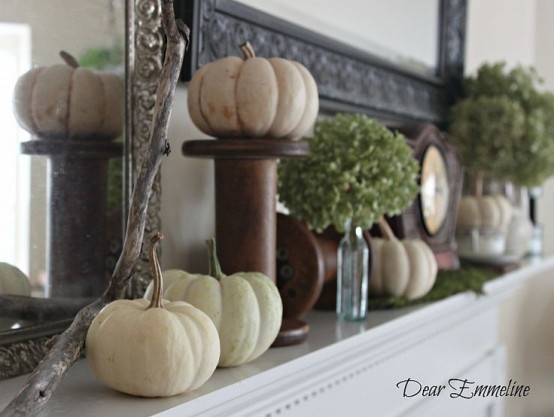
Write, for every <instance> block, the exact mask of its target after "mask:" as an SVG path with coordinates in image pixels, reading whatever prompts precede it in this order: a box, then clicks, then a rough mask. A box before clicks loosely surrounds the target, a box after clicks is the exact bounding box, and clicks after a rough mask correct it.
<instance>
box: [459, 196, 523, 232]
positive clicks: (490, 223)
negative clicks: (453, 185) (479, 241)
mask: <svg viewBox="0 0 554 417" xmlns="http://www.w3.org/2000/svg"><path fill="white" fill-rule="evenodd" d="M511 220H512V205H511V204H510V201H509V200H508V199H507V198H506V197H504V196H503V195H501V194H492V195H484V196H481V197H475V196H463V197H462V198H461V200H460V203H459V207H458V219H457V223H456V228H457V229H458V230H467V229H481V230H486V229H498V230H505V229H507V228H508V226H509V225H510V222H511Z"/></svg>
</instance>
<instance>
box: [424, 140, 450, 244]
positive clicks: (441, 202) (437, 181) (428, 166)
mask: <svg viewBox="0 0 554 417" xmlns="http://www.w3.org/2000/svg"><path fill="white" fill-rule="evenodd" d="M449 198H450V190H449V187H448V174H447V170H446V163H445V160H444V156H443V154H442V153H441V151H440V150H439V148H437V147H436V146H435V145H429V146H428V147H427V149H426V150H425V152H424V154H423V158H422V160H421V195H420V204H421V215H422V217H423V224H424V226H425V229H426V230H427V232H428V233H429V234H430V235H434V234H436V233H437V232H438V231H439V230H440V229H441V227H442V225H443V224H444V221H445V219H446V216H447V212H448V203H449Z"/></svg>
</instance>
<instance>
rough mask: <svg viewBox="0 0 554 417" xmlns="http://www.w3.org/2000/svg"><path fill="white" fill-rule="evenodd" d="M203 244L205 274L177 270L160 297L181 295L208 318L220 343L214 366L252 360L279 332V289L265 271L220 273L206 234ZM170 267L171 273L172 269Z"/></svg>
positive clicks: (215, 256) (210, 242)
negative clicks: (207, 271) (207, 258)
mask: <svg viewBox="0 0 554 417" xmlns="http://www.w3.org/2000/svg"><path fill="white" fill-rule="evenodd" d="M207 244H208V249H209V252H210V275H196V274H189V273H188V272H185V271H181V274H180V276H178V277H177V278H176V279H172V281H173V283H172V284H170V285H168V286H167V289H166V290H165V292H164V297H165V298H167V299H168V300H183V301H186V302H188V303H190V304H192V305H194V306H195V307H197V308H199V309H200V310H202V311H203V312H205V313H206V314H207V315H208V316H209V317H210V318H211V319H212V320H213V322H214V324H215V326H216V328H217V330H218V333H219V340H220V343H221V357H220V359H219V364H218V366H220V367H230V366H237V365H241V364H243V363H247V362H250V361H253V360H254V359H256V358H257V357H259V356H260V355H261V354H262V353H264V352H265V351H266V350H267V349H269V347H270V346H271V344H272V343H273V341H274V340H275V338H276V337H277V334H278V333H279V329H280V327H281V321H282V316H283V303H282V301H281V297H280V295H279V291H278V290H277V287H276V286H275V284H274V283H273V281H271V279H270V278H269V277H267V276H265V275H263V274H261V273H259V272H238V273H235V274H232V275H228V276H226V275H224V274H223V273H222V272H221V267H220V265H219V261H218V260H217V255H216V253H215V241H214V240H213V239H212V240H209V241H208V242H207ZM171 271H172V272H171V274H172V275H173V276H174V277H175V276H176V274H177V272H175V270H171ZM164 279H165V275H164Z"/></svg>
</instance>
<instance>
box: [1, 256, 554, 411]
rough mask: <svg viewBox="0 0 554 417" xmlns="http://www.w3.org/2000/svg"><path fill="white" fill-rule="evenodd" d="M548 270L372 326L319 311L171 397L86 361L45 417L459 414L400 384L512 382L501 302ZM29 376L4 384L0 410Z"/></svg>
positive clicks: (385, 314)
mask: <svg viewBox="0 0 554 417" xmlns="http://www.w3.org/2000/svg"><path fill="white" fill-rule="evenodd" d="M548 271H551V272H552V271H554V258H552V259H546V260H543V261H540V262H537V263H534V264H531V265H527V266H525V267H522V268H520V269H518V270H516V271H513V272H510V273H508V274H505V275H503V276H502V277H500V278H498V279H495V280H493V281H491V282H489V283H487V284H486V285H485V295H481V296H478V295H476V294H474V293H471V292H466V293H462V294H458V295H455V296H452V297H449V298H447V299H445V300H442V301H439V302H434V303H431V304H427V305H422V306H418V307H412V308H406V309H398V310H386V311H370V312H369V314H368V319H367V320H366V321H365V322H363V323H346V322H339V321H337V320H336V318H335V314H334V313H333V312H321V311H314V312H312V313H310V314H309V315H308V316H307V317H306V318H305V320H306V321H307V322H308V323H309V325H310V327H311V331H310V335H309V337H308V339H307V341H306V342H304V343H303V344H300V345H296V346H291V347H282V348H272V349H270V350H269V351H268V352H266V353H265V354H264V355H262V356H261V357H260V358H258V359H257V360H256V361H254V362H252V363H249V364H246V365H242V366H240V367H236V368H230V369H218V370H217V371H216V372H215V374H214V375H213V376H212V378H211V379H210V380H209V381H208V382H207V383H206V384H205V385H204V386H202V387H201V388H199V389H198V390H197V391H195V392H193V393H189V394H184V395H180V396H175V397H171V398H165V399H145V398H135V397H131V396H127V395H124V394H120V393H117V392H114V391H112V390H109V389H107V388H104V387H103V386H102V385H100V384H99V383H98V382H97V381H96V380H95V379H94V377H93V376H92V375H91V373H90V370H89V368H88V365H87V363H86V361H84V360H82V361H80V362H78V363H77V364H75V365H74V366H73V368H72V369H71V370H70V372H69V374H68V375H67V377H66V378H65V379H64V380H63V381H62V383H61V385H60V386H59V388H58V390H57V391H56V392H55V393H54V395H53V397H52V398H51V400H50V403H49V405H48V407H47V410H46V411H45V413H44V414H43V415H44V416H58V415H63V416H79V417H98V416H103V417H104V416H115V415H117V416H121V417H126V416H133V417H140V416H151V415H157V416H204V417H216V416H217V417H220V416H261V417H276V416H286V417H289V416H310V415H317V416H318V417H320V416H333V417H336V416H337V415H339V416H340V415H341V414H342V415H348V416H358V415H359V416H380V417H386V416H418V415H425V416H434V415H437V416H438V415H446V414H440V412H437V413H434V412H433V411H432V410H434V409H438V408H437V407H440V406H441V404H443V406H444V404H445V402H446V404H447V405H446V406H447V407H450V408H449V409H448V410H449V413H448V415H449V416H454V415H458V414H456V413H454V412H453V411H452V410H453V407H456V406H457V405H458V404H460V405H461V403H457V402H456V400H449V401H447V399H446V394H445V395H444V396H442V397H441V398H440V399H436V400H435V401H429V400H428V399H426V398H424V397H421V396H416V397H413V398H403V396H402V391H401V390H400V389H398V388H397V387H396V384H397V383H398V382H400V381H403V380H406V379H407V378H412V379H417V380H418V381H420V382H421V383H423V384H426V385H439V384H445V383H446V382H447V381H448V379H449V378H453V377H461V378H480V379H479V380H478V382H479V383H499V381H500V383H501V382H504V381H502V380H501V379H502V378H504V377H505V375H503V374H502V369H501V366H500V365H499V364H500V362H501V361H502V358H503V356H502V355H503V349H502V348H501V346H499V342H498V334H497V331H498V322H497V313H498V311H497V310H498V306H499V305H500V303H501V301H503V300H504V299H505V298H506V297H508V296H509V295H511V294H512V293H513V292H514V291H516V290H517V289H518V288H520V286H521V284H523V283H524V282H525V281H527V280H528V279H530V278H532V277H534V276H539V275H544V274H546V273H548ZM24 378H25V377H18V378H13V379H10V380H7V381H3V382H0V409H2V408H4V406H5V405H6V404H7V403H8V402H9V400H10V398H12V397H13V396H14V395H15V394H16V392H17V391H18V389H19V388H20V386H21V384H22V383H23V381H24ZM491 381H492V382H491ZM441 401H442V403H441ZM452 401H454V403H453V402H452ZM458 401H460V400H458ZM489 402H490V401H489ZM470 403H471V404H470ZM493 405H494V408H493V413H492V415H494V416H499V415H501V414H500V410H501V407H502V405H501V404H496V403H495V404H492V405H491V404H484V400H483V401H477V400H475V401H474V400H471V401H465V402H464V407H466V409H465V411H464V413H465V414H463V413H460V414H459V415H472V416H476V415H479V411H475V413H470V414H467V412H468V411H467V410H468V408H467V407H477V408H479V407H480V408H479V409H485V408H487V407H488V408H487V410H489V411H487V413H489V412H490V410H491V407H492V406H493ZM484 415H485V414H484ZM486 415H489V414H486Z"/></svg>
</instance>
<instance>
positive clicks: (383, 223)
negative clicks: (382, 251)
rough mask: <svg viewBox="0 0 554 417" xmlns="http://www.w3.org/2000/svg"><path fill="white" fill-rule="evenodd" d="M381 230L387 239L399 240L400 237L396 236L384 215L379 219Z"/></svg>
mask: <svg viewBox="0 0 554 417" xmlns="http://www.w3.org/2000/svg"><path fill="white" fill-rule="evenodd" d="M379 230H380V231H381V234H382V235H383V237H384V238H385V239H387V240H398V238H397V237H396V236H395V234H394V232H393V231H392V229H391V227H390V225H389V224H388V222H387V221H386V220H385V218H384V217H381V218H380V219H379Z"/></svg>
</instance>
